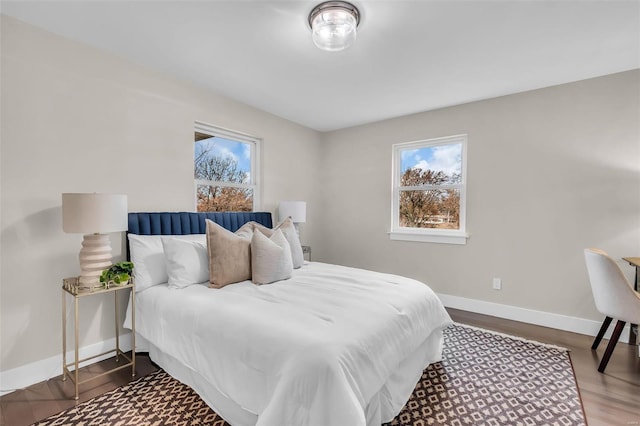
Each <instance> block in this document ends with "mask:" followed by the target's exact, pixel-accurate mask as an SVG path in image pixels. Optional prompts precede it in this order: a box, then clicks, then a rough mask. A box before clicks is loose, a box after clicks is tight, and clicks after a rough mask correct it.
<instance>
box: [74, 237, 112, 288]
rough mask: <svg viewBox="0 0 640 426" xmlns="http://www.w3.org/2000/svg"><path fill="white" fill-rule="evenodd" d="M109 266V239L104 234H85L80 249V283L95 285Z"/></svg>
mask: <svg viewBox="0 0 640 426" xmlns="http://www.w3.org/2000/svg"><path fill="white" fill-rule="evenodd" d="M110 266H111V240H110V239H109V236H108V235H106V234H89V235H85V236H84V239H83V240H82V249H81V250H80V284H81V285H96V284H98V283H99V282H100V274H101V273H102V271H103V270H105V269H107V268H108V267H110Z"/></svg>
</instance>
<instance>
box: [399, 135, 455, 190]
mask: <svg viewBox="0 0 640 426" xmlns="http://www.w3.org/2000/svg"><path fill="white" fill-rule="evenodd" d="M400 173H401V178H400V185H401V186H418V185H443V184H458V183H462V144H461V143H452V144H447V145H435V146H427V147H422V148H415V149H403V150H401V151H400Z"/></svg>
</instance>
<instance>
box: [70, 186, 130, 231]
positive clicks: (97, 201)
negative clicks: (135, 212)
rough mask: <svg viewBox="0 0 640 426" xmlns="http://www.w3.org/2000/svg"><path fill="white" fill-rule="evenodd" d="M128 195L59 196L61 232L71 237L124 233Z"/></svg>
mask: <svg viewBox="0 0 640 426" xmlns="http://www.w3.org/2000/svg"><path fill="white" fill-rule="evenodd" d="M128 228H129V226H128V218H127V196H126V195H122V194H97V193H91V194H62V230H63V231H64V232H66V233H71V234H105V233H109V232H121V231H126V230H127V229H128Z"/></svg>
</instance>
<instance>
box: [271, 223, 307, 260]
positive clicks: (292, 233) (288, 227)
mask: <svg viewBox="0 0 640 426" xmlns="http://www.w3.org/2000/svg"><path fill="white" fill-rule="evenodd" d="M275 229H280V230H282V233H283V234H284V237H285V238H286V239H287V241H288V242H289V247H291V260H292V261H293V267H294V268H295V269H298V268H301V267H302V265H304V253H303V252H302V244H300V236H299V235H298V231H297V230H296V227H295V225H294V224H293V221H292V220H291V218H290V217H288V218H286V219H285V220H283V221H282V223H280V225H278V226H277V227H276V228H275Z"/></svg>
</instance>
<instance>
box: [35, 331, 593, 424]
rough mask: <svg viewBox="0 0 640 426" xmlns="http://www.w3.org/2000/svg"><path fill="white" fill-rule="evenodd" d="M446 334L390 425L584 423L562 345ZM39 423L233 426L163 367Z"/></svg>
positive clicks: (484, 334)
mask: <svg viewBox="0 0 640 426" xmlns="http://www.w3.org/2000/svg"><path fill="white" fill-rule="evenodd" d="M444 339H445V340H444V349H443V360H442V362H438V363H434V364H431V365H430V366H429V367H427V368H426V369H425V370H424V372H423V374H422V378H421V379H420V381H419V382H418V384H417V385H416V388H415V390H414V391H413V394H412V395H411V397H410V399H409V401H408V402H407V404H406V405H405V407H404V408H403V409H402V411H401V412H400V414H398V416H397V417H396V418H395V419H394V420H393V421H392V422H391V423H388V424H387V425H389V426H426V425H447V426H450V425H451V426H457V425H491V426H493V425H496V426H497V425H505V426H516V425H525V426H529V425H562V426H565V425H576V426H577V425H586V422H585V418H584V414H583V409H582V404H581V401H580V394H579V392H578V388H577V385H576V381H575V376H574V373H573V366H572V365H571V359H570V358H569V353H568V352H567V351H566V350H565V349H562V348H557V347H553V346H549V345H543V344H540V343H536V342H530V341H526V340H523V339H519V338H517V337H513V336H506V335H502V334H498V333H494V332H491V331H488V330H483V329H478V328H474V327H469V326H462V325H457V324H456V325H453V326H451V327H449V328H447V329H446V330H445V332H444ZM35 425H37V426H54V425H55V426H62V425H65V426H67V425H69V426H72V425H74V426H94V425H95V426H98V425H100V426H104V425H111V426H126V425H136V426H138V425H150V426H155V425H176V426H180V425H185V426H186V425H197V426H205V425H207V426H209V425H210V426H229V424H228V423H227V422H225V421H224V420H223V419H222V418H220V417H219V416H218V415H217V414H216V413H215V412H214V411H213V410H211V408H209V406H207V405H206V404H205V403H204V402H203V401H202V399H200V397H199V396H198V395H197V394H196V393H195V392H194V391H193V390H192V389H191V388H189V387H188V386H186V385H184V384H182V383H180V382H178V381H177V380H175V379H174V378H172V377H171V376H169V375H168V374H167V373H165V372H164V371H163V370H158V371H155V372H153V373H151V374H149V375H147V376H145V377H141V378H139V379H137V380H135V381H133V382H131V383H129V384H127V385H124V386H121V387H119V388H117V389H114V390H113V391H111V392H108V393H105V394H103V395H100V396H98V397H96V398H93V399H91V400H89V401H87V402H84V403H81V404H79V405H77V406H76V407H74V408H71V409H68V410H65V411H63V412H61V413H59V414H56V415H54V416H51V417H49V418H48V419H46V420H43V421H41V422H38V423H35Z"/></svg>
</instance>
